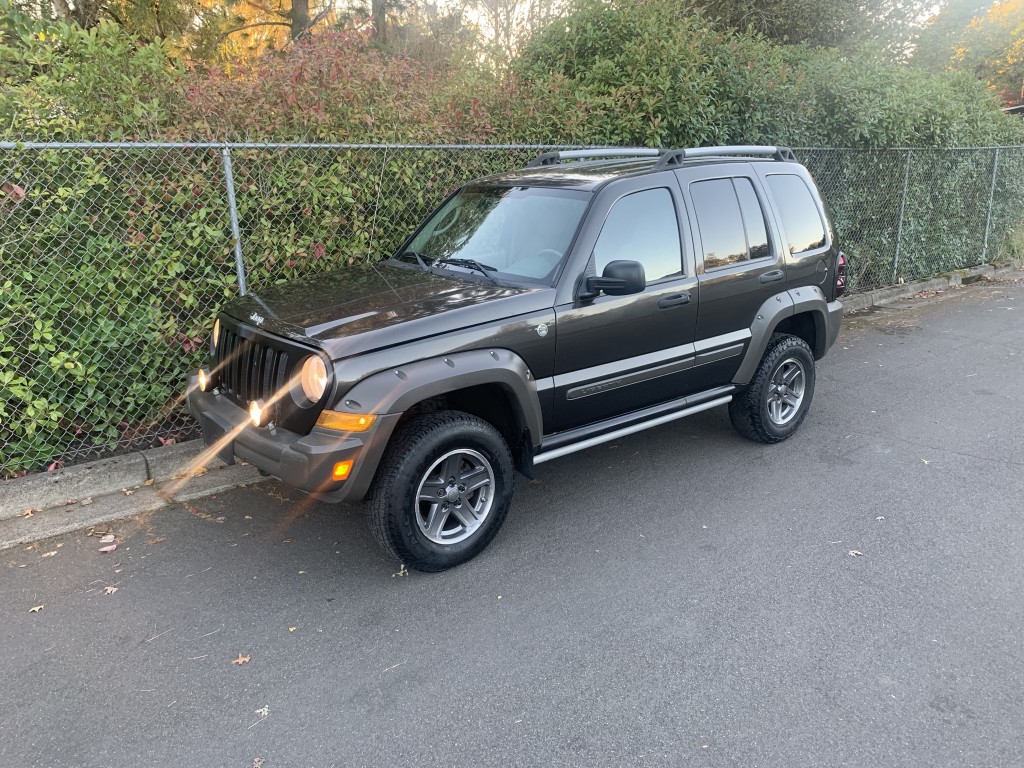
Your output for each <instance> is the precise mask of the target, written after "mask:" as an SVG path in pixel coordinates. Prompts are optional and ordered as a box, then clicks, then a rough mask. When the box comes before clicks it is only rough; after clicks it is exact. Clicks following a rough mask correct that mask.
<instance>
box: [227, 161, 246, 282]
mask: <svg viewBox="0 0 1024 768" xmlns="http://www.w3.org/2000/svg"><path fill="white" fill-rule="evenodd" d="M220 154H221V157H222V158H223V161H224V184H225V186H226V187H227V192H228V216H229V218H230V219H231V238H232V239H233V240H234V250H235V274H236V275H237V276H238V292H239V293H240V294H241V295H243V296H244V295H245V294H246V293H247V291H246V288H245V260H244V259H243V258H242V233H241V232H240V231H239V229H238V206H237V205H236V203H235V174H234V171H232V169H231V147H229V146H227V145H225V146H223V147H221V150H220Z"/></svg>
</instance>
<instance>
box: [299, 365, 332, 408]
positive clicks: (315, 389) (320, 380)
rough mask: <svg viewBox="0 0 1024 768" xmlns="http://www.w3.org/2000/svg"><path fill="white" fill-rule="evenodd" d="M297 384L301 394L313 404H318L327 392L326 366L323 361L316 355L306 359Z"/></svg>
mask: <svg viewBox="0 0 1024 768" xmlns="http://www.w3.org/2000/svg"><path fill="white" fill-rule="evenodd" d="M299 382H300V383H301V384H302V394H304V395H305V396H306V397H307V398H309V399H310V400H311V401H312V402H314V403H318V402H320V398H321V397H323V396H324V392H326V391H327V366H325V365H324V361H323V360H321V359H320V358H319V357H317V356H316V355H312V356H310V357H307V358H306V361H305V362H304V363H303V364H302V373H301V375H300V376H299Z"/></svg>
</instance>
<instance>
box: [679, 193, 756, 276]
mask: <svg viewBox="0 0 1024 768" xmlns="http://www.w3.org/2000/svg"><path fill="white" fill-rule="evenodd" d="M690 196H691V197H692V198H693V207H694V210H695V211H696V214H697V226H698V227H699V229H700V238H701V243H702V244H703V246H704V269H705V270H709V269H719V268H721V267H727V266H730V265H733V264H739V263H742V262H744V261H750V260H751V259H763V258H767V257H768V256H771V246H770V245H769V243H768V228H767V227H766V226H765V223H764V212H763V210H762V208H761V203H760V201H759V200H758V199H757V193H756V192H755V191H754V186H753V184H751V182H750V179H747V178H743V177H739V178H735V179H711V180H709V181H698V182H694V183H693V184H691V185H690Z"/></svg>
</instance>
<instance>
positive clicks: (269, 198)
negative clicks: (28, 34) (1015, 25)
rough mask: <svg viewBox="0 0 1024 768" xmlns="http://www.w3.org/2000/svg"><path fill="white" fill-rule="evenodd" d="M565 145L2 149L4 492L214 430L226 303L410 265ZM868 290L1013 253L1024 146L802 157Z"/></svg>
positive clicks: (1022, 211)
mask: <svg viewBox="0 0 1024 768" xmlns="http://www.w3.org/2000/svg"><path fill="white" fill-rule="evenodd" d="M561 148H564V147H555V146H409V145H403V146H386V145H343V144H330V145H328V144H287V145H285V144H279V145H273V144H263V145H257V144H20V145H14V144H0V291H2V292H0V477H9V476H12V475H15V474H19V473H22V472H26V471H36V470H43V469H47V468H49V467H53V466H61V465H62V464H70V463H74V462H79V461H83V460H86V459H89V458H95V457H99V456H103V455H109V454H111V453H117V452H122V451H127V450H137V449H139V448H146V447H151V446H153V445H157V444H159V443H161V442H169V441H171V440H181V439H184V438H188V437H191V436H193V435H195V434H196V427H195V424H194V423H193V422H192V421H191V420H190V418H189V417H188V415H187V413H186V411H185V409H184V403H183V400H182V384H183V382H184V381H185V378H186V376H187V375H188V373H189V372H191V371H192V370H194V369H195V368H196V367H197V366H198V365H199V364H200V362H201V361H202V360H203V358H204V356H205V350H206V342H207V335H208V333H209V328H210V325H211V322H212V318H213V316H214V314H215V312H216V309H217V307H218V306H220V305H221V304H222V303H223V302H224V301H225V300H226V299H228V298H230V297H231V296H232V295H234V294H235V293H236V292H237V291H238V290H239V286H240V285H242V286H245V285H246V284H247V285H248V289H249V290H254V289H257V290H258V289H259V288H260V287H261V286H264V285H268V284H271V283H275V282H281V281H284V280H288V279H291V278H294V277H297V276H299V275H303V274H309V273H315V272H318V271H324V270H327V269H332V268H335V267H337V266H339V265H345V264H353V263H356V262H359V261H363V260H366V259H376V258H380V257H382V256H385V255H387V254H389V253H391V252H393V251H394V250H395V248H397V247H398V246H399V245H400V244H401V242H402V240H404V238H405V237H406V236H407V235H408V234H409V233H410V232H411V230H412V229H413V228H414V227H415V226H416V225H417V224H418V223H419V221H420V220H421V219H422V218H423V217H424V216H425V215H426V214H427V213H428V212H429V211H430V210H431V209H432V208H433V207H435V206H436V205H437V204H438V203H439V202H440V201H441V200H442V199H443V198H444V197H445V196H446V195H447V194H448V193H449V192H450V191H452V190H453V189H454V188H455V187H456V186H458V185H459V184H461V183H463V182H465V181H467V180H469V179H472V178H475V177H478V176H482V175H485V174H488V173H495V172H499V171H505V170H508V169H512V168H518V167H522V166H523V165H524V164H525V163H526V162H527V161H528V160H530V159H531V158H533V157H534V156H536V155H537V154H539V153H540V152H542V151H547V150H551V149H561ZM797 154H798V157H799V158H800V159H801V161H802V162H804V163H805V164H806V165H807V166H808V167H809V168H810V169H811V171H812V172H813V173H814V175H815V177H816V178H817V180H818V183H819V185H820V187H821V190H822V194H823V196H824V197H825V198H826V201H827V202H828V204H829V205H830V207H831V210H832V212H833V216H834V218H835V222H836V228H837V231H838V235H839V238H840V242H841V244H842V246H843V248H844V250H846V252H847V253H848V254H850V256H851V263H852V281H851V288H852V290H867V289H870V288H874V287H878V286H882V285H889V284H893V283H897V282H901V281H904V280H913V279H917V278H919V277H924V276H927V275H931V274H935V273H938V272H945V271H949V270H952V269H956V268H961V267H967V266H972V265H976V264H979V263H982V262H985V261H991V260H993V259H994V258H996V257H997V256H998V255H999V254H1000V253H1001V252H1002V250H1003V249H1005V248H1006V247H1007V243H1008V239H1009V238H1010V237H1011V235H1012V233H1013V232H1014V231H1015V228H1016V232H1017V233H1018V234H1019V233H1020V232H1021V231H1022V229H1024V226H1022V224H1024V221H1022V220H1024V185H1022V184H1021V183H1020V179H1021V178H1024V173H1022V172H1024V147H1004V148H986V149H956V150H918V149H914V150H888V151H860V150H839V149H804V150H798V151H797Z"/></svg>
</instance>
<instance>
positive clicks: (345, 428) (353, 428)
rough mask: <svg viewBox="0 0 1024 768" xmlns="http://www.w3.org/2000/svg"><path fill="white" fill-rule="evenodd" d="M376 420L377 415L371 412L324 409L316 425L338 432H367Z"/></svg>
mask: <svg viewBox="0 0 1024 768" xmlns="http://www.w3.org/2000/svg"><path fill="white" fill-rule="evenodd" d="M376 420H377V417H376V416H371V415H369V414H359V413H341V412H340V411H323V412H322V413H321V414H320V417H319V418H318V419H317V420H316V425H317V426H318V427H324V428H325V429H333V430H336V431H338V432H365V431H366V430H368V429H369V428H370V427H372V426H373V423H374V422H375V421H376Z"/></svg>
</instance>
